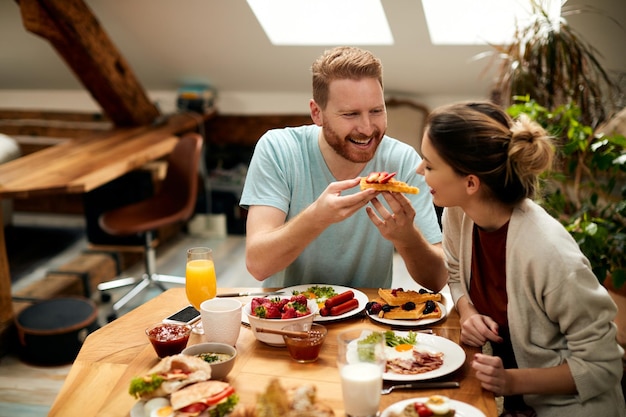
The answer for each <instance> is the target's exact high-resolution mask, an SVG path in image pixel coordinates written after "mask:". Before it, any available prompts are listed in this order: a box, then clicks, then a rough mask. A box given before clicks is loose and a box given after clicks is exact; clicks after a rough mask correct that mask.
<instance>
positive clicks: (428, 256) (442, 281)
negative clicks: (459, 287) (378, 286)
mask: <svg viewBox="0 0 626 417" xmlns="http://www.w3.org/2000/svg"><path fill="white" fill-rule="evenodd" d="M416 233H417V236H416V238H415V240H414V242H413V244H412V245H411V246H403V247H400V246H397V247H396V250H397V251H398V254H400V256H401V257H402V259H403V260H404V263H405V264H406V268H407V271H408V272H409V274H410V275H411V277H412V278H413V280H415V282H417V283H418V284H420V285H422V286H423V287H426V288H428V289H429V290H431V291H435V292H438V291H440V290H441V289H442V288H443V287H444V286H445V285H446V281H447V276H448V274H447V271H446V267H445V264H444V261H443V251H442V249H441V245H432V244H430V243H429V242H428V241H427V240H426V239H424V237H423V236H422V235H421V233H419V232H418V231H416Z"/></svg>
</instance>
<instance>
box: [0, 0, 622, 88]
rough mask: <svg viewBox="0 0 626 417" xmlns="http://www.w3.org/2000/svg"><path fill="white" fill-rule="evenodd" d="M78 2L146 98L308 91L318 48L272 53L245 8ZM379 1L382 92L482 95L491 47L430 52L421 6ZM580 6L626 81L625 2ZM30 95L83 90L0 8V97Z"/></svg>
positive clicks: (136, 0) (580, 21)
mask: <svg viewBox="0 0 626 417" xmlns="http://www.w3.org/2000/svg"><path fill="white" fill-rule="evenodd" d="M85 1H86V3H87V5H88V6H89V7H90V8H91V9H92V11H93V12H94V14H95V15H96V16H97V18H98V19H99V21H100V23H101V25H102V26H103V27H104V29H105V30H106V31H107V33H108V34H109V36H110V37H111V39H112V40H113V42H114V43H115V44H116V45H117V47H118V48H119V49H120V50H121V52H122V54H123V55H124V56H125V57H126V59H127V61H128V62H129V63H130V65H131V67H132V68H133V69H134V71H135V73H136V75H137V77H138V78H139V80H140V82H141V83H142V84H143V86H144V87H145V88H146V89H147V90H175V89H176V88H178V87H180V86H181V85H182V84H183V83H185V82H187V81H204V82H210V83H211V84H213V85H214V86H215V87H216V88H217V89H218V91H229V92H267V91H272V92H287V93H290V92H296V93H308V92H309V91H310V72H309V68H310V65H311V62H312V61H313V60H314V59H315V57H317V56H318V55H319V54H320V53H321V52H322V51H323V50H324V49H325V48H326V47H308V46H298V47H290V46H273V45H271V44H270V43H269V41H268V39H267V37H266V36H265V34H264V33H263V31H262V30H261V27H260V26H259V24H258V22H257V21H256V19H255V17H254V15H253V14H252V12H251V10H250V9H249V7H248V5H247V3H246V1H245V0H85ZM312 1H313V0H312ZM468 1H471V0H468ZM382 3H383V7H384V8H385V11H386V13H387V17H388V20H389V23H390V26H391V30H392V32H393V36H394V39H395V45H393V46H372V47H368V46H363V47H364V48H367V49H370V50H371V51H372V52H374V53H375V54H376V55H377V56H378V57H379V58H381V59H382V61H383V65H384V69H385V74H384V76H385V88H386V91H387V92H388V93H404V94H410V95H415V96H433V95H437V96H477V97H485V96H487V95H488V91H489V77H488V76H483V75H481V74H483V73H484V71H485V69H486V68H487V64H488V60H479V61H473V60H472V59H473V57H475V56H476V55H477V54H479V53H481V52H485V51H489V50H490V48H489V47H487V46H483V47H477V46H459V47H453V46H433V45H431V44H430V41H429V38H428V33H427V30H426V24H425V22H424V15H423V11H422V7H421V3H420V1H419V0H382ZM581 4H591V5H593V7H596V8H598V9H601V10H604V11H606V13H607V15H609V16H611V17H612V18H614V19H616V20H618V21H619V22H621V24H622V25H623V26H624V27H623V28H620V27H619V26H618V24H616V23H614V22H613V21H611V20H610V19H609V18H607V17H606V16H601V15H598V14H593V13H584V14H582V15H579V16H574V17H570V18H568V22H569V23H570V24H571V25H572V27H573V28H574V29H576V30H578V32H579V33H580V34H581V35H582V36H583V37H584V38H585V39H587V40H588V41H589V42H590V43H591V44H592V45H594V46H595V47H596V48H597V49H598V50H599V52H600V54H601V55H602V56H603V58H602V63H603V64H604V65H605V68H607V69H608V70H609V71H611V72H616V73H622V74H624V73H626V0H570V1H568V2H567V4H566V7H567V8H572V7H576V6H580V5H581ZM355 7H358V0H355ZM329 12H330V11H329ZM346 19H350V16H346ZM29 89H37V90H49V89H50V90H52V89H82V86H81V85H80V83H79V82H78V81H77V79H76V78H75V77H74V75H73V74H72V73H71V72H70V70H69V69H68V67H67V66H66V65H65V63H64V62H63V61H62V60H61V59H60V58H59V57H58V56H57V54H56V52H55V51H54V49H53V48H52V47H51V46H50V45H49V44H48V43H47V41H45V40H43V39H41V38H39V37H37V36H35V35H33V34H31V33H29V32H26V31H25V29H24V28H23V26H22V23H21V16H20V13H19V7H18V5H17V3H16V2H15V1H10V0H2V1H0V90H29Z"/></svg>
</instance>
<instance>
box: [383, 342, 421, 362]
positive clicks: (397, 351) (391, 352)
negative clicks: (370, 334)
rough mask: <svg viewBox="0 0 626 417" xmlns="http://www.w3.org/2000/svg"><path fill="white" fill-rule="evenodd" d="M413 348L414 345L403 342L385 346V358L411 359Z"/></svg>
mask: <svg viewBox="0 0 626 417" xmlns="http://www.w3.org/2000/svg"><path fill="white" fill-rule="evenodd" d="M413 348H414V346H413V345H410V344H408V343H403V344H401V345H397V346H394V347H391V346H385V358H386V359H387V360H393V359H403V360H412V359H413Z"/></svg>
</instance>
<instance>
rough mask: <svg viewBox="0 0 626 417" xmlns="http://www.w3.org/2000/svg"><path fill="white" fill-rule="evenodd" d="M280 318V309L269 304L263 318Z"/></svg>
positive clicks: (275, 305)
mask: <svg viewBox="0 0 626 417" xmlns="http://www.w3.org/2000/svg"><path fill="white" fill-rule="evenodd" d="M280 317H281V313H280V307H279V306H278V305H277V304H271V305H270V306H269V307H267V313H266V314H265V318H267V319H279V318H280Z"/></svg>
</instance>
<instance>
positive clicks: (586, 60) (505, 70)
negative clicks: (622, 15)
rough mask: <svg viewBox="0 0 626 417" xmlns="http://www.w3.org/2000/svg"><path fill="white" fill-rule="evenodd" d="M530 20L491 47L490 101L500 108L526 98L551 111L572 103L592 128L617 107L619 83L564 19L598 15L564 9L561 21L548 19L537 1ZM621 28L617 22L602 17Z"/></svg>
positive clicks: (533, 6) (593, 49)
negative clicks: (492, 80) (493, 72)
mask: <svg viewBox="0 0 626 417" xmlns="http://www.w3.org/2000/svg"><path fill="white" fill-rule="evenodd" d="M530 7H531V13H530V18H529V22H528V23H527V24H524V25H518V26H517V27H516V29H515V32H514V35H513V40H512V41H511V42H510V43H509V44H506V45H492V48H493V49H494V52H495V58H497V59H499V60H498V61H492V65H493V64H495V63H497V68H496V80H495V85H494V88H493V91H492V95H493V99H494V100H495V101H496V102H499V103H500V104H502V105H503V106H504V107H507V106H509V105H511V104H512V98H513V97H515V96H524V95H529V96H530V97H532V98H533V99H534V100H536V101H537V102H538V103H540V104H542V105H543V106H545V107H547V108H549V109H554V108H556V107H558V106H560V105H563V104H567V103H569V102H574V103H576V104H577V106H578V107H579V108H580V110H581V113H580V115H579V117H580V120H581V122H582V123H584V124H585V125H589V126H592V127H593V128H595V127H597V126H598V125H599V124H600V123H602V122H603V121H604V120H606V119H607V118H608V117H610V115H611V113H612V112H614V111H615V110H616V109H617V108H618V107H620V106H619V105H618V100H619V96H620V94H619V90H620V89H619V85H618V83H617V82H616V81H614V80H612V79H611V77H610V76H609V75H608V73H607V72H606V71H605V70H604V68H603V67H602V65H601V64H600V60H599V55H598V52H597V50H596V49H595V48H594V47H593V46H591V45H590V44H588V43H587V42H586V41H585V40H584V39H583V38H582V37H581V36H579V35H578V34H577V33H576V31H575V30H574V29H573V28H571V26H569V24H568V23H567V20H566V19H565V17H564V16H567V15H568V14H578V13H582V12H593V13H602V12H601V11H600V10H598V9H595V8H592V7H591V6H585V7H583V8H579V9H574V8H572V9H567V8H566V7H563V9H562V13H561V17H560V18H558V19H556V18H551V17H550V15H549V14H548V12H547V11H546V10H545V9H544V8H543V6H542V5H541V2H540V1H539V0H531V1H530ZM607 18H608V19H610V20H612V21H613V22H615V24H617V25H618V26H620V27H621V25H620V23H619V22H617V21H615V19H612V18H611V17H610V16H607Z"/></svg>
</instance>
